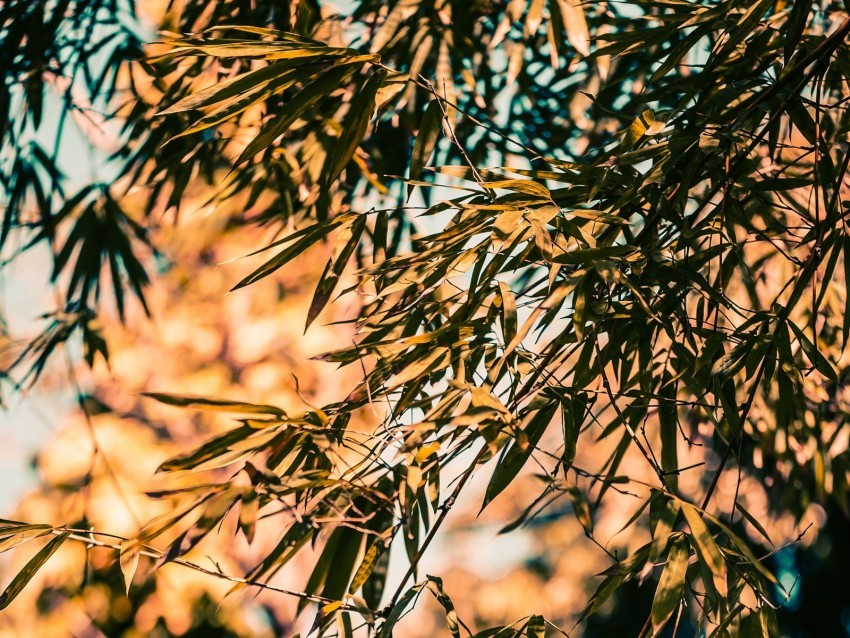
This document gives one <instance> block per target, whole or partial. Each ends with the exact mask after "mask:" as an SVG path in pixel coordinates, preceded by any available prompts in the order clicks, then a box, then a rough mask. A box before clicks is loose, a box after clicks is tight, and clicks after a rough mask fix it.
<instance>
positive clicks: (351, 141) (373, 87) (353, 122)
mask: <svg viewBox="0 0 850 638" xmlns="http://www.w3.org/2000/svg"><path fill="white" fill-rule="evenodd" d="M386 76H387V72H386V71H383V70H380V71H377V72H374V73H372V75H370V76H369V79H368V80H366V84H365V85H364V86H363V88H362V89H360V90H359V91H358V92H357V93H356V95H355V97H354V99H353V100H352V101H351V107H350V108H349V111H348V113H347V115H346V117H345V119H344V120H343V122H342V133H341V134H340V136H339V140H338V141H337V142H336V143H335V144H334V145H333V146H332V147H331V149H330V150H329V152H328V157H327V160H326V161H325V166H324V168H323V170H322V178H321V182H322V184H324V186H325V188H329V187H330V185H331V184H332V183H333V182H334V181H336V178H337V177H339V174H340V173H341V172H342V169H344V168H345V166H346V164H348V162H349V161H350V160H351V158H352V157H353V156H354V152H355V151H356V150H357V147H358V146H360V142H362V141H363V136H364V135H365V134H366V129H367V128H368V126H369V122H370V121H371V119H372V113H373V112H374V110H375V96H376V95H377V93H378V89H379V88H381V84H382V83H383V81H384V78H385V77H386Z"/></svg>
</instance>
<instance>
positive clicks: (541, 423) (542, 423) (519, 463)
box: [481, 401, 558, 510]
mask: <svg viewBox="0 0 850 638" xmlns="http://www.w3.org/2000/svg"><path fill="white" fill-rule="evenodd" d="M557 409H558V403H557V402H554V401H553V402H551V403H549V404H548V405H546V406H543V407H541V408H540V409H539V410H537V411H536V412H535V413H534V414H533V415H530V416H529V417H528V418H527V420H526V424H525V427H524V428H523V433H524V435H525V437H526V438H527V442H526V443H525V444H524V445H520V443H519V441H517V440H513V441H512V442H511V443H510V444H508V445H507V446H506V447H505V450H504V452H503V453H502V455H501V457H500V458H499V460H498V464H497V465H496V469H495V470H494V472H493V476H492V477H491V478H490V483H489V484H488V485H487V491H486V492H485V494H484V502H483V503H482V504H481V509H482V510H483V509H484V508H485V507H487V505H488V504H489V503H490V502H491V501H492V500H493V499H494V498H496V497H497V496H498V495H499V494H501V493H502V492H503V491H504V489H505V488H506V487H507V486H508V485H510V484H511V482H512V481H513V480H514V478H516V476H517V474H519V472H520V470H521V469H522V468H523V466H524V465H525V463H526V461H528V459H529V458H530V457H531V453H532V452H534V449H535V447H536V445H537V443H538V442H539V441H540V438H541V437H542V436H543V433H544V432H545V431H546V428H547V427H548V426H549V424H550V423H551V421H552V417H553V416H554V415H555V412H556V411H557Z"/></svg>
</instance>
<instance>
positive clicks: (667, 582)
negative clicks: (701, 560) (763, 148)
mask: <svg viewBox="0 0 850 638" xmlns="http://www.w3.org/2000/svg"><path fill="white" fill-rule="evenodd" d="M689 557H690V548H689V546H688V539H687V537H685V536H684V535H680V536H679V537H678V538H677V539H676V540H674V541H673V544H672V545H670V551H669V553H668V554H667V563H666V564H665V565H664V571H662V572H661V578H660V580H659V581H658V588H657V589H656V590H655V598H654V599H653V600H652V613H651V617H652V633H653V635H656V636H657V635H658V632H659V631H661V629H662V627H664V625H666V624H667V621H669V620H670V617H671V616H672V615H673V612H674V611H676V609H678V608H679V605H680V604H681V602H682V588H683V587H684V586H685V578H686V576H687V572H688V559H689Z"/></svg>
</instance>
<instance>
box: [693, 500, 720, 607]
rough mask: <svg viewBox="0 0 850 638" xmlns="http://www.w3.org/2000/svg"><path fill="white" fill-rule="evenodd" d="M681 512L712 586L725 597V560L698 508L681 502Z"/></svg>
mask: <svg viewBox="0 0 850 638" xmlns="http://www.w3.org/2000/svg"><path fill="white" fill-rule="evenodd" d="M682 513H683V514H684V515H685V520H687V521H688V527H690V528H691V535H692V538H693V539H694V545H695V546H696V550H697V556H699V559H700V561H702V563H703V564H704V565H705V567H706V569H707V570H708V573H709V574H711V578H712V581H713V583H714V588H715V589H716V590H717V593H718V594H719V595H720V596H721V597H724V598H725V597H726V593H727V585H726V561H725V560H724V558H723V554H721V553H720V549H719V548H718V547H717V543H715V542H714V538H713V537H712V536H711V532H709V531H708V527H707V526H706V524H705V521H703V520H702V517H701V516H700V513H699V510H698V509H697V508H696V507H694V506H693V505H691V504H690V503H684V502H683V503H682Z"/></svg>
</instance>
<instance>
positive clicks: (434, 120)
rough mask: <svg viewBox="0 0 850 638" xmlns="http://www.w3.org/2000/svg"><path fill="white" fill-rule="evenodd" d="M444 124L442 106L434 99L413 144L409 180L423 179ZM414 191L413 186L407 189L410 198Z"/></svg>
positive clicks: (423, 117) (426, 111)
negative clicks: (423, 173)
mask: <svg viewBox="0 0 850 638" xmlns="http://www.w3.org/2000/svg"><path fill="white" fill-rule="evenodd" d="M442 124H443V109H442V107H441V106H440V102H439V100H437V99H433V100H431V102H430V103H429V104H428V108H426V109H425V114H424V115H423V116H422V123H421V124H420V125H419V132H418V133H417V134H416V141H415V142H414V143H413V154H412V155H411V157H410V172H409V173H408V178H409V179H412V180H416V181H420V180H421V179H422V172H423V170H424V169H425V166H426V164H428V160H430V159H431V155H432V154H433V153H434V149H435V148H436V146H437V140H438V139H439V137H440V131H441V130H442ZM413 189H414V186H412V185H410V186H408V187H407V196H408V197H410V194H411V193H412V192H413Z"/></svg>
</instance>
